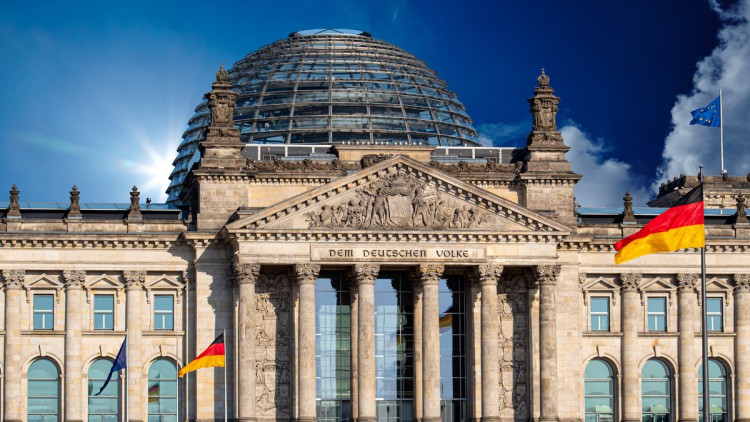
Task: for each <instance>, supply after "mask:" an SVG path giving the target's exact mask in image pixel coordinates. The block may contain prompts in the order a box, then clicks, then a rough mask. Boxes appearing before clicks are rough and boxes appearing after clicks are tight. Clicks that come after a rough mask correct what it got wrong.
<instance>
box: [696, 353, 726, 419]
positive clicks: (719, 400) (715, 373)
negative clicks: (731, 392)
mask: <svg viewBox="0 0 750 422" xmlns="http://www.w3.org/2000/svg"><path fill="white" fill-rule="evenodd" d="M708 400H709V404H710V407H709V411H710V412H711V419H710V420H711V422H725V421H727V420H729V419H728V417H727V408H728V406H727V371H726V369H725V368H724V365H722V364H721V362H719V361H718V360H716V359H709V360H708ZM698 411H699V412H700V414H699V418H700V421H701V422H702V421H703V365H701V366H700V368H698Z"/></svg>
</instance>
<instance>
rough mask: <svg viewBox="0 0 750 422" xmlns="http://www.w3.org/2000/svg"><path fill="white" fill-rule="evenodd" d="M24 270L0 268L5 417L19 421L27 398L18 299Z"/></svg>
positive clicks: (21, 297) (20, 298) (21, 292)
mask: <svg viewBox="0 0 750 422" xmlns="http://www.w3.org/2000/svg"><path fill="white" fill-rule="evenodd" d="M25 275H26V273H25V271H23V270H3V280H4V282H5V362H4V364H5V373H4V374H3V380H4V381H5V389H4V391H5V397H4V400H3V404H4V406H5V420H6V421H12V422H20V421H22V420H23V407H24V406H25V405H26V402H25V401H23V400H21V390H22V388H23V386H22V383H21V382H20V380H21V379H22V377H21V375H22V364H21V313H20V312H19V309H21V302H22V301H23V291H22V290H21V289H22V287H23V278H24V276H25Z"/></svg>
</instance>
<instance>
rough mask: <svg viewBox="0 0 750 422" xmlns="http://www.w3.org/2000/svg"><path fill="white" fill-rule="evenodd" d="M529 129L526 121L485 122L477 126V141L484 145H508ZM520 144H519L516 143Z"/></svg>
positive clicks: (528, 123) (529, 126) (529, 125)
mask: <svg viewBox="0 0 750 422" xmlns="http://www.w3.org/2000/svg"><path fill="white" fill-rule="evenodd" d="M529 130H531V124H530V122H527V121H522V122H517V123H485V124H481V125H478V126H477V132H479V142H480V143H481V144H482V145H483V146H486V147H491V146H509V145H510V144H511V142H510V141H513V140H515V139H517V138H519V137H521V136H522V135H524V134H526V133H528V132H529ZM518 146H521V145H518Z"/></svg>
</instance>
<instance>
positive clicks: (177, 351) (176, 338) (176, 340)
mask: <svg viewBox="0 0 750 422" xmlns="http://www.w3.org/2000/svg"><path fill="white" fill-rule="evenodd" d="M179 356H180V337H179V335H178V334H177V330H175V331H174V359H175V360H176V361H177V365H176V366H177V370H178V371H179V370H180V364H179V361H180V360H179V359H180V358H179ZM177 422H180V377H177Z"/></svg>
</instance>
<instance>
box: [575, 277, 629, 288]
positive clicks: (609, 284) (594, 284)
mask: <svg viewBox="0 0 750 422" xmlns="http://www.w3.org/2000/svg"><path fill="white" fill-rule="evenodd" d="M581 289H582V290H586V291H590V292H597V291H613V290H614V291H617V290H620V286H618V285H617V283H615V282H614V281H613V280H608V279H606V278H603V277H599V278H596V279H594V280H591V281H590V282H588V283H586V284H584V285H583V286H582V287H581Z"/></svg>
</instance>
